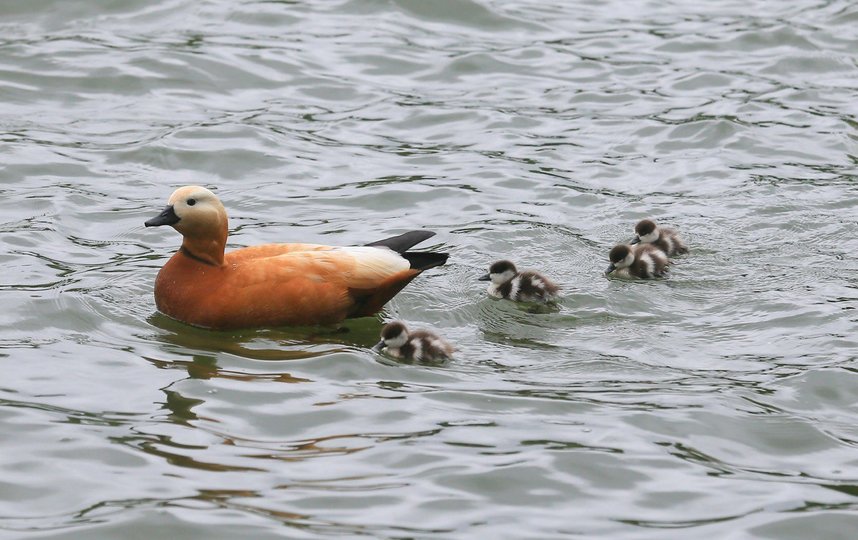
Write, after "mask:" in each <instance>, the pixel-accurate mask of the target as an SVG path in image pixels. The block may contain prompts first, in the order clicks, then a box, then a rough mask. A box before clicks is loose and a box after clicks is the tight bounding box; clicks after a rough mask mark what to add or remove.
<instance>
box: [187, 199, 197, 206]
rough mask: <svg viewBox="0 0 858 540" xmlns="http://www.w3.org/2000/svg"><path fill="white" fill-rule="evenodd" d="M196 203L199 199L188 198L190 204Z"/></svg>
mask: <svg viewBox="0 0 858 540" xmlns="http://www.w3.org/2000/svg"><path fill="white" fill-rule="evenodd" d="M195 204H197V200H196V199H188V206H193V205H195Z"/></svg>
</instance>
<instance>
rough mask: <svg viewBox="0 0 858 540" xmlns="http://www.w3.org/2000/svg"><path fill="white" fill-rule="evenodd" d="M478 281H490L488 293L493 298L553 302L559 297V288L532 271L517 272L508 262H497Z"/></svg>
mask: <svg viewBox="0 0 858 540" xmlns="http://www.w3.org/2000/svg"><path fill="white" fill-rule="evenodd" d="M480 281H491V284H489V287H488V292H489V294H490V295H491V296H494V297H495V298H507V299H509V300H513V301H515V302H553V301H554V300H557V298H558V297H559V296H560V287H559V286H558V285H557V284H556V283H554V282H553V281H551V280H550V279H548V278H547V277H545V276H543V275H542V274H540V273H539V272H534V271H533V270H525V271H523V272H519V271H518V270H517V269H516V268H515V265H514V264H513V263H512V262H510V261H506V260H503V261H497V262H495V263H493V264H492V265H491V266H490V267H489V273H488V274H486V275H484V276H483V277H481V278H480Z"/></svg>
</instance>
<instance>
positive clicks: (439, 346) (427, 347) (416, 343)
mask: <svg viewBox="0 0 858 540" xmlns="http://www.w3.org/2000/svg"><path fill="white" fill-rule="evenodd" d="M382 349H384V350H385V352H386V353H387V354H389V355H390V356H392V357H394V358H399V359H402V360H406V361H409V362H443V361H446V360H449V359H450V358H452V356H453V351H455V349H454V347H453V346H452V345H450V344H449V343H447V342H446V341H444V339H443V338H441V337H440V336H438V335H436V334H433V333H432V332H430V331H428V330H422V329H421V330H414V331H412V332H409V331H408V328H407V327H406V326H405V324H403V323H402V322H400V321H393V322H389V323H387V324H386V325H384V328H382V329H381V341H379V342H378V343H377V344H376V345H375V346H374V347H373V350H376V351H381V350H382Z"/></svg>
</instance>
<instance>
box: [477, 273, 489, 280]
mask: <svg viewBox="0 0 858 540" xmlns="http://www.w3.org/2000/svg"><path fill="white" fill-rule="evenodd" d="M491 280H492V276H491V275H490V274H486V275H484V276H483V277H481V278H479V279H478V280H477V281H491Z"/></svg>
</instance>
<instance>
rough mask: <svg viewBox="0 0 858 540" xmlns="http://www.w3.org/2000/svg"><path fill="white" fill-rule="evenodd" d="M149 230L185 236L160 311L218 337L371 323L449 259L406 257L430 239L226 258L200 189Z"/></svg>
mask: <svg viewBox="0 0 858 540" xmlns="http://www.w3.org/2000/svg"><path fill="white" fill-rule="evenodd" d="M189 203H190V204H189ZM146 224H147V226H152V225H166V224H169V225H172V226H173V227H175V228H176V229H177V230H178V231H179V232H181V233H182V235H183V236H184V239H183V242H182V247H181V249H180V250H179V251H178V252H177V253H176V254H175V255H173V257H172V258H171V259H170V260H169V261H168V262H167V264H165V265H164V267H163V268H162V269H161V271H160V272H159V273H158V277H157V279H156V280H155V303H156V305H157V307H158V310H160V311H161V312H163V313H165V314H166V315H169V316H170V317H172V318H174V319H177V320H180V321H183V322H186V323H188V324H192V325H195V326H201V327H205V328H213V329H232V328H251V327H263V326H286V325H313V324H327V323H336V322H339V321H342V320H343V319H346V318H348V317H362V316H368V315H372V314H374V313H376V312H378V311H379V310H380V309H381V308H382V306H384V304H385V303H386V302H387V301H388V300H390V299H391V298H392V297H393V296H394V295H395V294H396V293H398V292H399V291H400V290H402V288H403V287H405V285H407V284H408V283H409V282H410V281H411V280H412V279H414V277H415V276H417V275H418V274H420V272H421V271H422V270H424V269H426V268H431V267H432V266H438V265H440V264H443V263H444V262H445V261H446V258H447V256H446V254H442V253H412V252H405V250H406V249H407V248H408V247H411V246H412V245H414V244H415V243H417V242H419V241H422V240H423V239H425V238H427V237H429V236H431V235H432V233H429V232H413V233H406V234H405V235H401V236H400V237H395V238H393V239H388V240H387V241H381V242H377V243H375V245H369V246H356V247H331V246H322V245H315V244H266V245H261V246H254V247H248V248H243V249H237V250H235V251H231V252H229V253H224V247H225V245H226V237H227V218H226V211H225V210H224V209H223V206H222V205H221V204H220V201H218V199H217V197H215V195H214V194H213V193H211V192H210V191H208V190H206V189H204V188H200V187H196V186H188V187H184V188H180V189H178V190H176V192H175V193H173V196H172V197H170V201H169V206H168V207H167V209H166V210H165V211H164V212H163V213H162V214H161V215H160V216H158V217H157V218H154V219H152V220H149V221H147V222H146ZM388 246H389V247H388Z"/></svg>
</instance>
